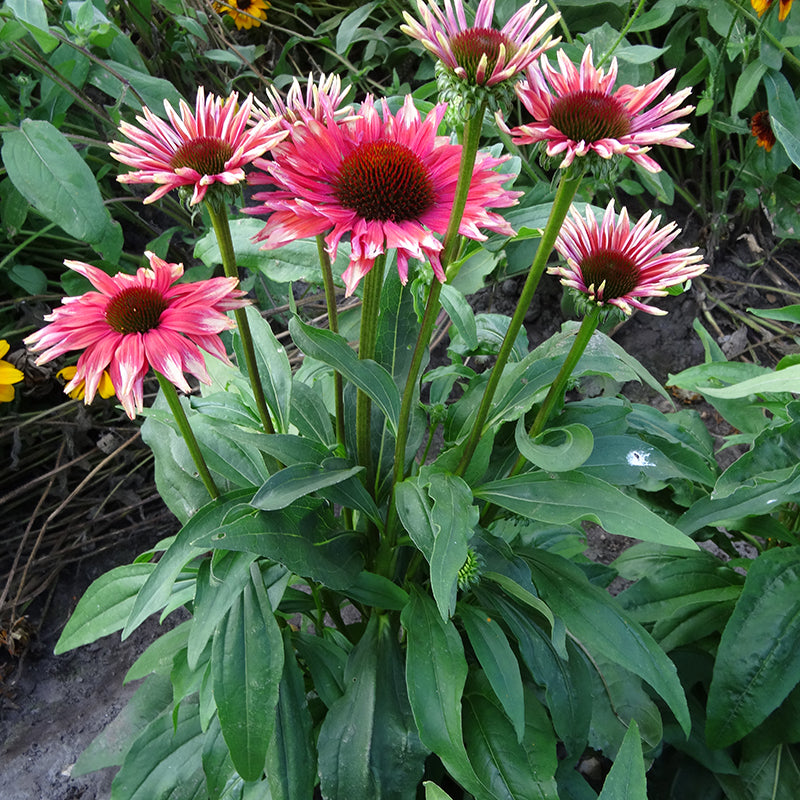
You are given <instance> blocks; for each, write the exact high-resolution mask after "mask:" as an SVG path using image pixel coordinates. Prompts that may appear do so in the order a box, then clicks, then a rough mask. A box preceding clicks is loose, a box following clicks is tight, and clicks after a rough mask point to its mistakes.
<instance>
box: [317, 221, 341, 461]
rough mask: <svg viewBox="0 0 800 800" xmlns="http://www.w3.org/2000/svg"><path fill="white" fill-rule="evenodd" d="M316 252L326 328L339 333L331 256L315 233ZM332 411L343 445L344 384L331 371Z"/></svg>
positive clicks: (321, 239) (321, 236) (339, 438)
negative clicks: (325, 310) (326, 315)
mask: <svg viewBox="0 0 800 800" xmlns="http://www.w3.org/2000/svg"><path fill="white" fill-rule="evenodd" d="M317 253H318V254H319V265H320V268H321V269H322V283H323V286H324V287H325V304H326V306H327V308H328V328H329V329H330V331H331V332H332V333H339V312H338V310H337V307H336V287H335V286H334V284H333V270H332V269H331V258H330V256H329V255H328V251H327V250H326V249H325V237H324V236H323V235H322V234H318V235H317ZM333 392H334V411H335V414H336V441H337V442H338V443H339V445H340V446H341V447H344V444H345V441H344V385H343V381H342V375H341V373H340V372H339V371H338V370H334V371H333Z"/></svg>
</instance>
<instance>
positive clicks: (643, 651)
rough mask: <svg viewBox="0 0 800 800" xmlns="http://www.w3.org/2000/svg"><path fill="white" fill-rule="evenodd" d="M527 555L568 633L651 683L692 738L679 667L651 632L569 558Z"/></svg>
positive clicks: (537, 553)
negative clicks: (668, 656)
mask: <svg viewBox="0 0 800 800" xmlns="http://www.w3.org/2000/svg"><path fill="white" fill-rule="evenodd" d="M525 558H526V560H527V561H528V563H529V564H530V566H531V576H532V578H533V582H534V584H535V585H536V588H537V589H538V590H539V592H540V594H541V596H542V599H543V600H545V601H546V602H547V604H548V605H549V606H550V607H551V608H552V609H553V611H554V613H555V614H557V615H558V616H559V617H561V618H562V619H563V620H564V623H565V624H566V626H567V629H568V630H569V631H570V633H572V634H573V636H575V637H576V638H577V639H578V640H579V641H580V642H581V644H582V645H583V646H584V647H585V648H586V649H587V651H588V652H589V653H591V652H592V651H593V650H596V652H597V653H598V654H600V655H602V656H603V657H605V658H607V659H608V660H609V661H612V662H614V663H616V664H619V665H620V666H622V667H624V668H625V669H627V670H629V671H630V672H633V673H634V674H635V675H638V676H639V677H640V678H642V679H643V680H645V681H646V682H647V683H649V684H650V686H652V687H653V689H655V691H656V692H658V694H659V695H660V696H661V697H662V698H663V699H664V701H665V702H666V703H667V705H668V706H669V707H670V709H671V711H672V713H673V714H674V715H675V718H676V719H677V720H678V723H679V724H680V726H681V728H682V729H683V731H684V733H685V734H686V735H687V736H688V735H689V728H690V719H689V709H688V706H687V704H686V696H685V695H684V692H683V688H682V686H681V682H680V680H679V679H678V674H677V671H676V670H675V665H674V664H673V663H672V661H670V660H669V658H667V656H666V654H665V653H664V651H663V650H662V649H661V648H660V647H659V646H658V645H657V644H656V643H655V641H654V640H653V638H652V637H651V636H650V634H649V633H648V632H647V631H646V630H645V629H644V628H643V627H642V626H641V625H639V624H638V623H637V622H634V620H633V619H632V618H631V617H630V616H629V615H628V614H627V613H625V612H624V611H623V610H622V609H621V608H620V606H619V604H618V603H617V602H616V601H615V600H614V598H613V597H611V595H609V594H608V593H607V592H605V591H604V590H603V589H601V588H600V587H598V586H594V585H593V584H591V583H589V581H588V580H587V578H586V575H585V574H584V573H583V571H582V570H581V569H580V568H579V567H578V566H576V565H575V564H572V563H571V562H569V561H567V559H565V558H562V557H560V556H557V555H554V554H553V553H548V552H546V551H544V550H534V549H530V550H528V551H527V552H526V553H525Z"/></svg>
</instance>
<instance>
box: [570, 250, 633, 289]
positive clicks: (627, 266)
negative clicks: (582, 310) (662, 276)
mask: <svg viewBox="0 0 800 800" xmlns="http://www.w3.org/2000/svg"><path fill="white" fill-rule="evenodd" d="M580 266H581V274H582V275H583V282H584V284H585V285H586V287H587V288H590V287H593V293H594V295H595V296H597V298H598V300H605V301H608V300H613V299H615V298H617V297H625V295H627V294H628V293H629V292H632V291H633V290H634V289H635V288H636V286H637V285H638V283H639V268H638V267H637V266H636V263H635V262H634V261H633V260H632V259H630V258H629V257H628V256H626V255H625V254H624V253H620V252H619V250H614V249H612V248H610V247H601V248H599V249H597V250H593V251H592V252H591V253H589V254H588V255H587V256H585V257H584V258H583V260H582V261H581V265H580ZM601 287H602V288H601Z"/></svg>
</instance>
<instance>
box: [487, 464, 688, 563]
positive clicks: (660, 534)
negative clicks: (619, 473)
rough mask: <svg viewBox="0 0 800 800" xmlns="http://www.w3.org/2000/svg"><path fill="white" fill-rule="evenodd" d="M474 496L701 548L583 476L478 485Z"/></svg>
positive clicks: (550, 518) (562, 520) (535, 515)
mask: <svg viewBox="0 0 800 800" xmlns="http://www.w3.org/2000/svg"><path fill="white" fill-rule="evenodd" d="M474 492H475V496H476V497H480V498H481V499H483V500H488V501H489V502H490V503H494V504H495V505H498V506H500V507H501V508H507V509H508V510H509V511H513V512H514V513H516V514H520V515H521V516H523V517H527V518H528V519H535V520H537V521H539V522H549V523H553V524H557V525H571V524H573V523H575V522H578V521H580V520H591V521H592V522H596V523H597V524H598V525H600V526H601V527H602V528H603V529H604V530H606V531H608V533H615V534H619V535H621V536H630V537H632V538H634V539H641V540H642V541H649V542H657V543H658V544H666V545H673V546H675V547H685V548H688V549H690V550H696V549H697V545H696V544H695V543H694V542H693V541H692V540H691V539H690V538H689V537H688V536H686V535H685V534H683V533H681V532H680V531H679V530H677V529H676V528H674V527H673V526H672V525H670V524H669V523H668V522H666V521H665V520H663V519H661V517H659V516H658V515H657V514H654V513H653V512H652V511H650V509H649V508H647V507H646V506H645V505H643V504H642V503H640V502H639V501H638V500H637V499H636V498H634V497H631V496H629V495H627V494H624V493H623V492H621V491H620V490H619V489H617V488H616V487H615V486H612V485H611V484H610V483H606V482H605V481H602V480H600V479H599V478H594V477H592V476H590V475H584V474H583V473H581V472H562V473H558V474H551V473H547V472H526V473H523V474H522V475H515V476H514V477H513V478H504V479H503V480H499V481H492V482H491V483H485V484H483V485H482V486H479V487H477V488H476V489H475V490H474Z"/></svg>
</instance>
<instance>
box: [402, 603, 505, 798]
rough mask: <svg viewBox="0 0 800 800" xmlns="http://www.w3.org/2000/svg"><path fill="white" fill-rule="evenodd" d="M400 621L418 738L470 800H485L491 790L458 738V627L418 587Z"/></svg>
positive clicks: (462, 671) (461, 674)
mask: <svg viewBox="0 0 800 800" xmlns="http://www.w3.org/2000/svg"><path fill="white" fill-rule="evenodd" d="M401 623H402V625H403V627H404V628H405V630H406V635H407V637H408V647H407V651H406V684H407V686H408V699H409V701H410V702H411V710H412V712H413V714H414V721H415V722H416V724H417V730H418V731H419V737H420V739H421V740H422V743H423V744H424V745H425V746H426V747H428V748H430V749H431V750H432V751H433V752H434V753H436V755H437V756H439V758H440V759H441V760H442V763H443V764H444V766H445V768H446V769H447V770H448V772H449V773H450V774H451V775H452V776H453V778H454V779H455V780H456V781H458V783H460V784H461V786H463V787H464V789H466V790H467V791H468V792H470V793H471V794H473V795H475V798H476V800H489V798H491V797H492V794H491V792H490V791H489V789H488V788H487V787H485V786H484V785H483V784H482V783H481V781H480V779H479V778H478V776H477V775H476V774H475V770H474V769H473V767H472V764H471V763H470V760H469V757H468V756H467V751H466V749H465V748H464V742H463V739H462V728H461V696H462V694H463V691H464V684H465V682H466V678H467V661H466V658H465V657H464V647H463V645H462V643H461V638H460V637H459V635H458V631H456V629H455V626H454V625H453V623H452V622H451V621H449V620H447V621H445V620H443V619H442V617H441V615H440V614H439V611H438V609H437V607H436V604H435V603H434V602H433V601H432V600H430V599H429V598H427V597H425V596H423V595H422V594H420V593H419V592H418V591H415V592H414V593H413V594H412V595H411V601H410V602H409V604H408V605H407V606H406V607H405V608H404V609H403V613H402V615H401Z"/></svg>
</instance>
